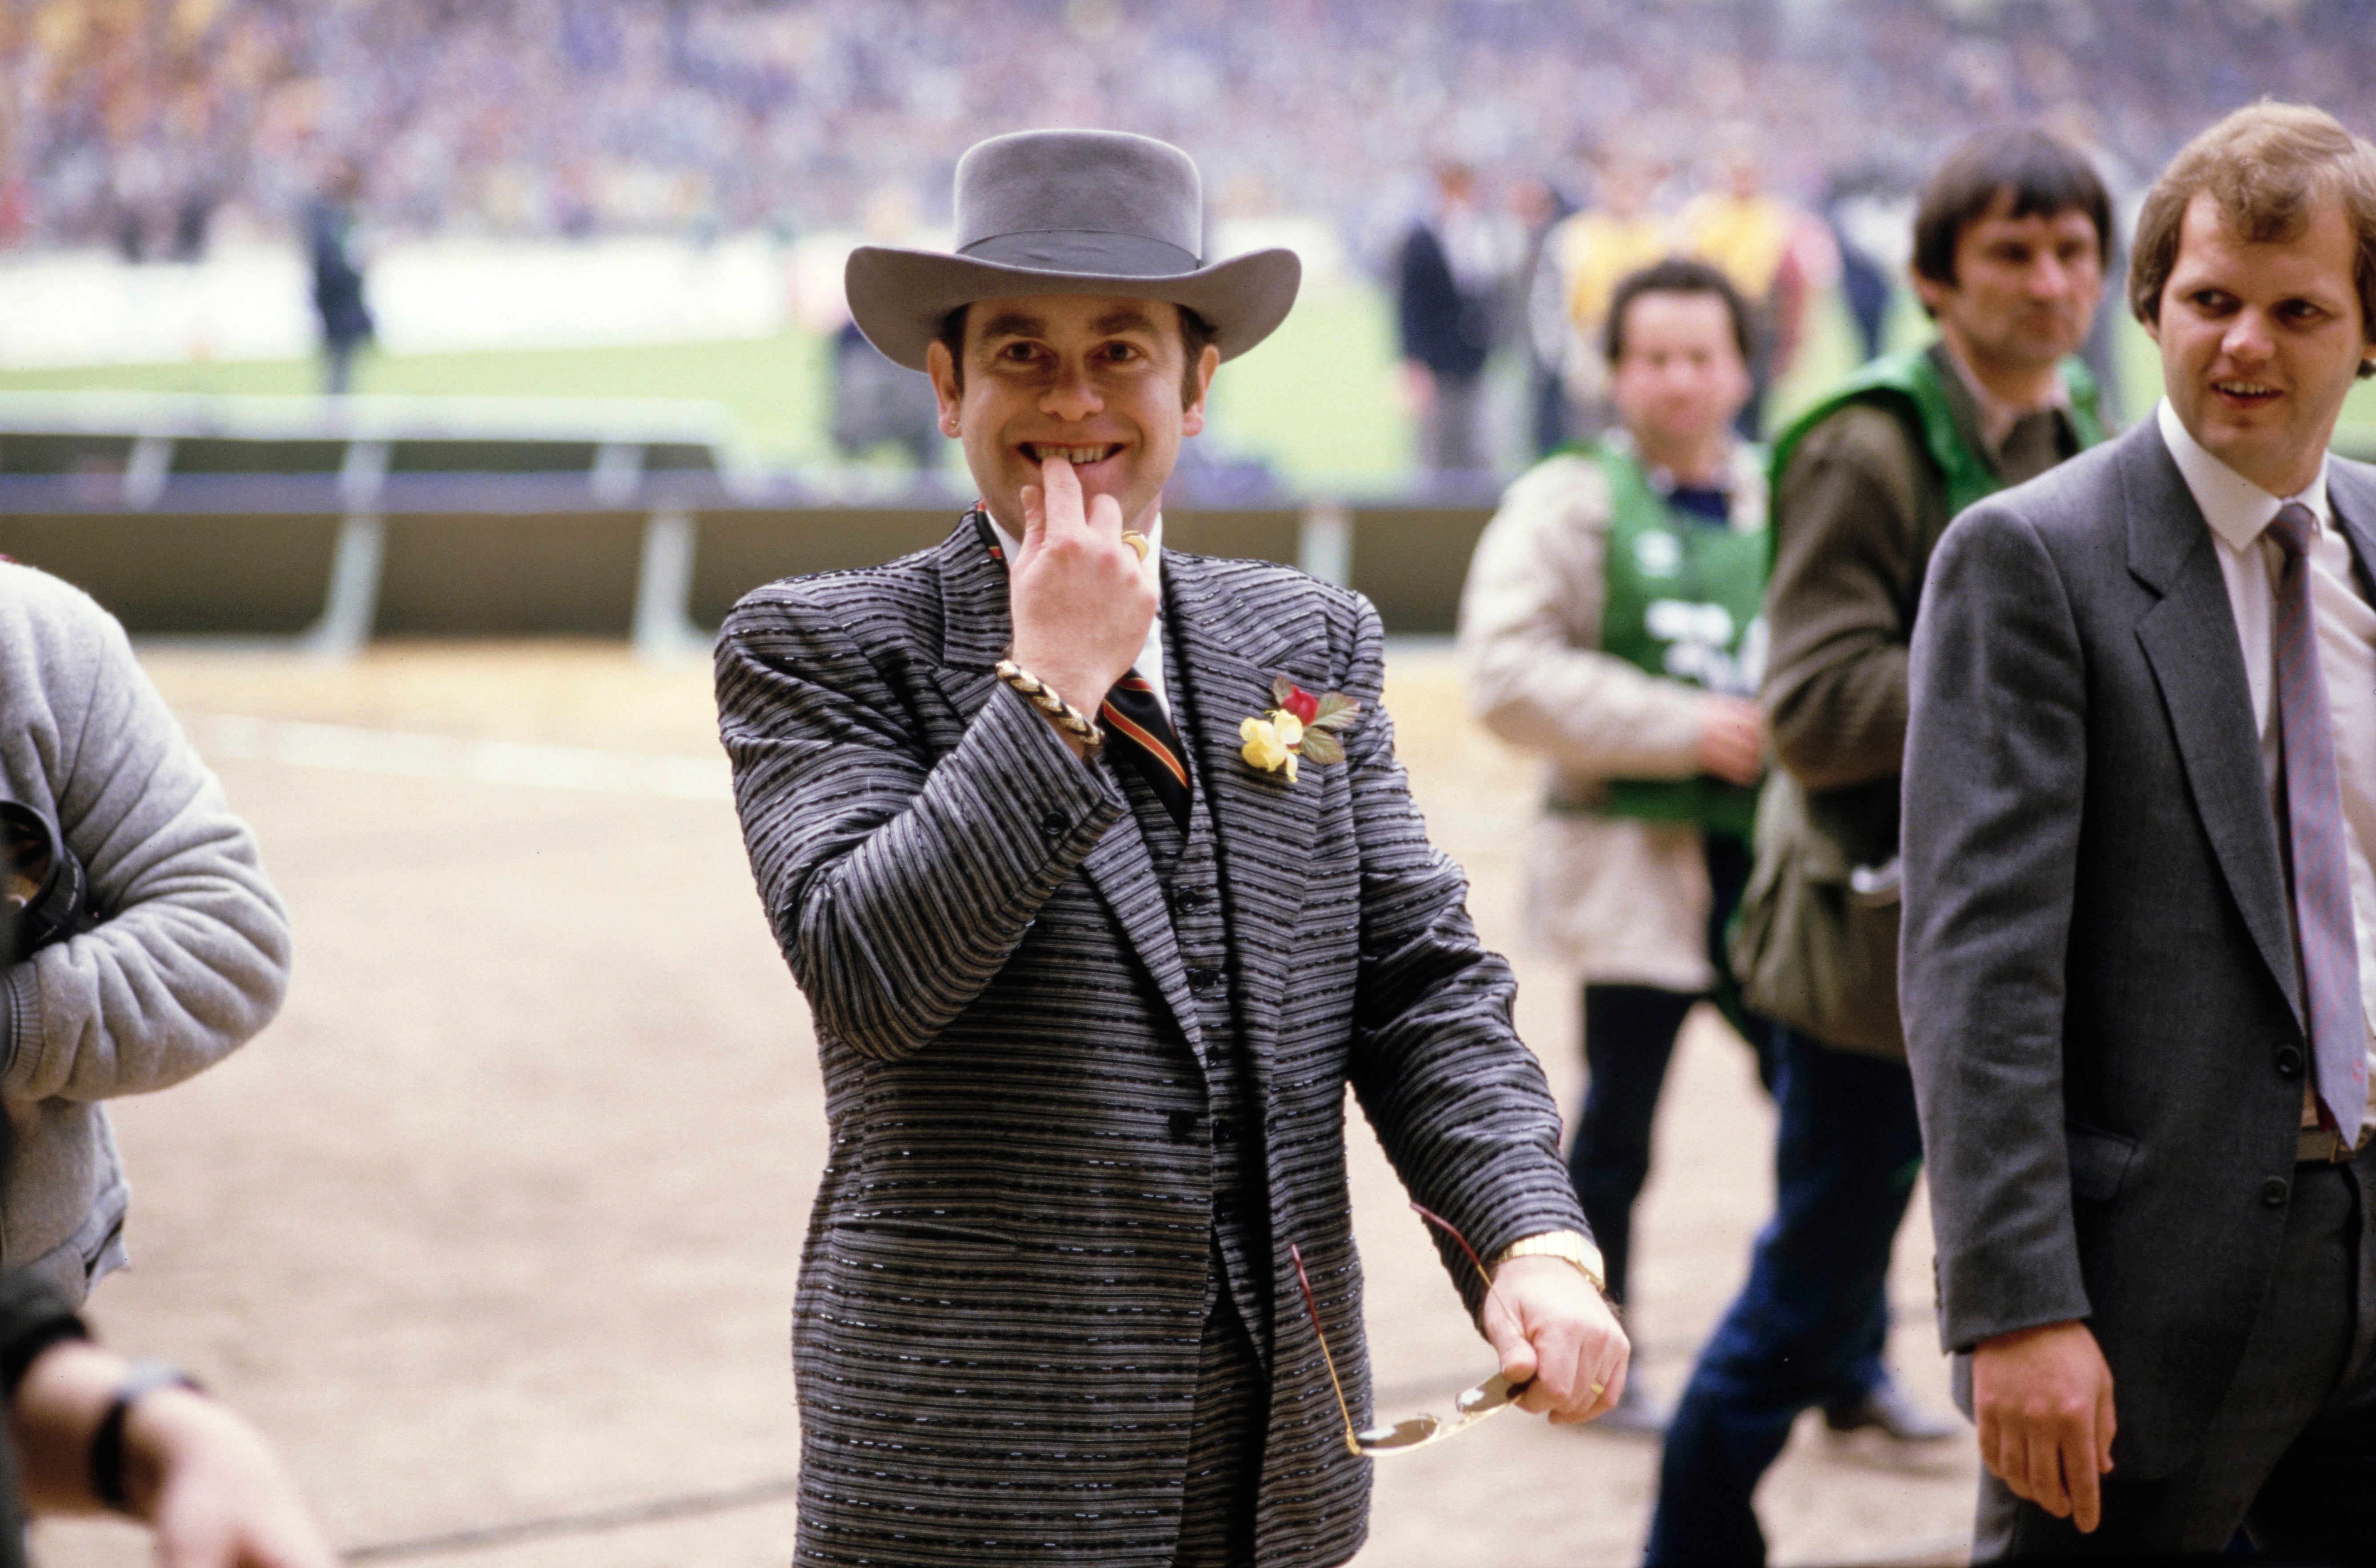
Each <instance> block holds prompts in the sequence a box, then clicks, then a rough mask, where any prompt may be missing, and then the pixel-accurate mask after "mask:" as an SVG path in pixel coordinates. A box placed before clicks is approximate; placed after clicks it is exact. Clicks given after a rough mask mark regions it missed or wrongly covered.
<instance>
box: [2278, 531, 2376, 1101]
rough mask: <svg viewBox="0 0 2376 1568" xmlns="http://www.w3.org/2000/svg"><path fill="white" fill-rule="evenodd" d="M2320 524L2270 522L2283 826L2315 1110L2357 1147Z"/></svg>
mask: <svg viewBox="0 0 2376 1568" xmlns="http://www.w3.org/2000/svg"><path fill="white" fill-rule="evenodd" d="M2316 526H2317V519H2316V518H2315V517H2312V516H2311V510H2310V508H2309V507H2307V506H2304V505H2301V504H2300V503H2299V502H2290V503H2287V505H2285V506H2284V507H2282V508H2281V509H2280V510H2279V511H2278V513H2277V516H2276V518H2275V521H2273V522H2271V523H2270V524H2269V537H2270V538H2272V539H2274V540H2276V541H2277V547H2278V548H2279V549H2281V550H2283V551H2284V552H2285V554H2286V559H2285V565H2284V567H2283V569H2282V570H2281V571H2279V573H2278V574H2277V590H2276V625H2275V633H2274V652H2275V658H2276V683H2277V715H2278V725H2279V729H2280V733H2281V734H2282V735H2283V737H2284V755H2285V778H2286V829H2287V843H2288V847H2289V848H2290V849H2291V850H2292V852H2293V873H2294V923H2295V928H2296V930H2298V931H2299V932H2300V937H2299V941H2300V944H2301V965H2302V981H2303V992H2304V995H2305V998H2306V1000H2307V1001H2308V1003H2309V1012H2310V1035H2311V1060H2312V1061H2313V1062H2314V1063H2317V1083H2318V1098H2319V1103H2320V1104H2321V1105H2322V1106H2323V1107H2324V1108H2325V1111H2326V1114H2327V1115H2328V1117H2330V1118H2331V1119H2332V1120H2333V1122H2334V1126H2335V1129H2336V1130H2337V1131H2338V1132H2340V1133H2341V1134H2343V1136H2344V1138H2345V1139H2346V1141H2348V1142H2351V1143H2357V1142H2358V1138H2359V1127H2360V1123H2361V1121H2362V1119H2363V1118H2364V1117H2365V1116H2366V1115H2367V1112H2368V1024H2367V1020H2366V1016H2365V1015H2364V1013H2363V1011H2362V1008H2361V1005H2360V1000H2359V948H2358V935H2357V933H2356V932H2355V930H2354V928H2353V925H2352V918H2351V867H2350V862H2349V861H2348V860H2347V859H2346V855H2345V850H2344V846H2343V792H2342V787H2341V783H2340V781H2339V778H2338V775H2337V774H2336V771H2335V766H2334V713H2333V710H2332V709H2330V708H2329V707H2328V706H2327V700H2326V678H2325V676H2323V674H2321V673H2320V671H2319V664H2318V620H2317V616H2316V614H2315V613H2314V612H2313V611H2312V608H2311V591H2310V561H2309V552H2310V541H2311V533H2312V531H2313V530H2314V529H2315V528H2316Z"/></svg>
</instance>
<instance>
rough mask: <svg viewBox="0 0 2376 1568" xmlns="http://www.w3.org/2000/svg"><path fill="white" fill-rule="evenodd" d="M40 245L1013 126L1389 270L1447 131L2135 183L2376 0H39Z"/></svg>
mask: <svg viewBox="0 0 2376 1568" xmlns="http://www.w3.org/2000/svg"><path fill="white" fill-rule="evenodd" d="M0 80H5V81H6V92H5V94H4V95H0V111H4V112H5V119H0V244H11V245H22V244H89V243H93V242H105V243H108V244H115V245H118V246H120V247H121V248H122V249H123V250H124V251H125V253H126V254H131V255H144V256H148V255H159V256H171V255H188V254H192V253H193V252H195V251H196V250H197V249H198V248H200V247H202V246H203V245H204V244H206V242H207V238H208V232H209V230H210V228H213V227H216V226H219V225H221V224H225V223H229V224H232V225H236V226H241V227H242V228H243V229H244V230H246V231H263V232H273V233H285V232H293V231H294V229H295V227H296V225H297V223H298V214H299V213H300V211H301V210H302V208H303V200H304V197H305V196H306V195H307V194H308V193H309V192H310V191H311V190H312V189H313V188H314V187H315V184H317V183H318V181H319V180H320V179H321V177H322V170H323V167H324V165H325V164H326V163H327V162H328V161H329V160H334V159H338V158H341V157H347V158H356V159H359V160H362V161H363V163H364V164H365V165H366V168H367V177H366V179H365V182H364V188H363V192H362V204H363V208H364V211H365V212H366V214H367V215H368V217H369V219H370V220H371V221H372V222H373V223H374V226H375V227H379V228H383V229H385V230H386V231H387V232H392V233H398V234H401V233H410V232H488V233H497V234H541V235H550V234H571V233H579V232H597V231H604V232H608V231H618V230H631V231H632V230H641V231H654V230H667V231H676V232H681V231H684V230H687V229H695V230H698V229H710V230H732V229H750V228H766V227H776V228H779V229H784V230H791V231H798V230H802V229H809V228H814V227H820V226H847V225H849V224H852V223H854V222H856V221H857V220H858V219H859V217H860V215H861V211H862V209H863V207H864V204H865V202H866V201H867V199H868V198H869V196H871V195H872V194H873V193H874V192H876V191H877V190H879V189H881V188H883V187H885V186H886V185H894V184H899V185H907V186H909V187H911V188H913V189H914V190H915V191H916V193H917V195H918V196H919V198H920V199H921V201H922V203H923V204H924V215H925V217H926V218H927V220H930V219H931V218H932V216H933V208H934V207H936V206H944V204H945V202H946V199H947V198H946V196H945V192H946V191H947V189H948V171H949V167H950V165H951V163H952V161H953V160H954V159H955V158H956V155H957V153H959V152H960V151H962V150H963V149H964V148H966V147H967V146H968V145H969V144H970V143H972V142H973V141H975V140H976V139H978V138H980V137H982V136H985V135H989V134H992V133H994V132H997V131H1002V130H1009V129H1015V128H1017V127H1022V126H1029V125H1063V124H1080V125H1109V126H1114V127H1117V128H1123V129H1132V130H1140V131H1145V132H1146V133H1148V134H1150V135H1154V136H1159V137H1165V138H1167V139H1170V140H1172V141H1176V142H1178V143H1180V144H1181V145H1182V146H1183V147H1185V148H1188V149H1189V150H1190V151H1192V152H1193V153H1194V155H1195V156H1196V158H1197V160H1198V161H1199V162H1200V164H1201V165H1202V166H1203V167H1204V169H1205V170H1206V178H1207V180H1208V181H1209V182H1210V188H1211V194H1212V196H1213V197H1214V198H1215V204H1216V206H1217V208H1218V209H1219V210H1220V211H1221V212H1222V213H1224V214H1240V213H1261V212H1291V213H1297V214H1304V215H1321V216H1325V217H1329V218H1332V219H1334V220H1337V221H1338V222H1339V223H1340V224H1341V225H1342V226H1343V227H1344V228H1345V230H1346V231H1347V232H1348V235H1350V236H1351V237H1353V238H1354V239H1355V240H1356V241H1357V248H1358V249H1359V251H1360V254H1363V255H1368V256H1370V257H1372V258H1373V259H1377V260H1381V261H1383V260H1384V258H1385V255H1386V254H1387V252H1388V251H1389V250H1390V249H1391V246H1392V244H1393V242H1394V239H1395V237H1396V231H1398V230H1399V228H1400V226H1401V224H1402V222H1403V221H1404V220H1406V219H1407V218H1408V215H1409V213H1410V212H1411V211H1412V210H1413V208H1415V207H1416V206H1417V205H1419V204H1420V202H1421V201H1423V200H1424V197H1425V184H1426V176H1427V172H1428V170H1429V169H1430V167H1431V166H1432V163H1433V162H1434V161H1436V160H1440V159H1442V158H1443V157H1446V156H1453V157H1457V158H1460V159H1462V160H1467V161H1469V162H1471V163H1474V164H1476V165H1477V166H1479V168H1481V169H1488V170H1503V169H1513V170H1515V169H1521V168H1523V169H1525V170H1527V171H1528V172H1532V173H1535V174H1538V175H1540V176H1542V177H1544V178H1547V179H1549V180H1550V182H1551V183H1552V184H1555V185H1557V186H1559V187H1560V188H1562V189H1563V190H1567V191H1568V192H1569V194H1571V195H1572V196H1581V195H1582V194H1583V192H1582V190H1581V189H1580V188H1578V187H1580V185H1581V184H1583V183H1585V182H1586V178H1587V176H1586V173H1585V172H1584V171H1583V170H1581V169H1580V168H1578V167H1577V166H1576V160H1577V159H1578V158H1579V157H1580V156H1582V155H1584V154H1586V153H1590V152H1605V151H1607V150H1608V149H1610V148H1612V147H1616V146H1619V145H1620V144H1622V147H1623V148H1624V149H1625V150H1626V151H1627V152H1628V153H1629V154H1630V155H1632V156H1635V157H1639V158H1642V159H1645V160H1650V161H1652V162H1654V163H1656V164H1658V165H1661V166H1664V167H1667V168H1669V169H1671V170H1673V171H1675V172H1678V173H1679V174H1680V175H1681V176H1683V177H1689V178H1701V177H1704V172H1703V170H1702V169H1701V165H1702V164H1703V163H1704V162H1705V160H1707V159H1708V158H1709V157H1710V156H1711V155H1715V154H1718V153H1720V151H1721V148H1718V147H1717V146H1716V145H1713V144H1714V142H1715V140H1717V139H1720V138H1723V137H1730V138H1732V139H1734V140H1736V141H1738V142H1740V143H1743V144H1746V145H1753V146H1755V147H1757V148H1760V149H1761V150H1762V152H1763V154H1764V160H1765V162H1766V165H1767V172H1768V176H1769V178H1770V179H1771V180H1772V182H1773V183H1774V184H1775V185H1776V187H1777V188H1779V189H1782V190H1785V191H1788V192H1791V193H1793V194H1796V195H1798V196H1801V197H1802V198H1806V199H1812V198H1814V197H1815V196H1818V195H1819V194H1820V192H1821V190H1822V188H1823V186H1824V184H1825V183H1826V182H1827V181H1829V180H1832V179H1835V178H1839V177H1852V178H1861V179H1868V180H1883V181H1895V183H1898V184H1907V183H1908V182H1910V179H1911V172H1912V171H1915V170H1919V169H1920V168H1922V167H1924V166H1925V164H1926V160H1928V159H1930V158H1931V157H1932V156H1934V155H1935V154H1936V152H1937V151H1938V149H1939V148H1940V147H1941V146H1942V145H1943V143H1944V141H1945V140H1946V139H1948V138H1949V137H1951V136H1952V135H1953V134H1954V133H1956V132H1957V131H1960V130H1962V129H1965V128H1967V127H1969V126H1970V125H1973V124H1974V123H1976V122H1977V121H1983V120H1986V119H1987V118H1989V117H1990V116H1991V115H1996V114H2002V113H2020V114H2023V115H2026V116H2033V117H2034V116H2037V115H2041V114H2048V115H2050V114H2055V113H2060V114H2061V115H2062V116H2063V117H2064V118H2065V119H2066V120H2067V122H2068V127H2067V128H2068V129H2070V130H2071V131H2073V132H2074V133H2075V134H2077V135H2079V136H2081V137H2084V139H2085V141H2086V142H2087V143H2088V144H2090V146H2091V147H2092V148H2094V149H2096V150H2097V152H2098V153H2099V155H2100V156H2101V159H2102V161H2104V162H2105V164H2106V165H2107V167H2108V169H2109V171H2110V172H2112V173H2113V176H2114V178H2115V179H2116V180H2120V181H2124V182H2125V183H2133V182H2134V179H2135V174H2134V171H2138V170H2145V169H2151V168H2155V167H2157V166H2158V165H2159V163H2160V161H2161V160H2163V159H2164V158H2165V157H2167V156H2168V153H2169V152H2170V150H2171V149H2172V148H2175V147H2176V146H2177V145H2178V143H2179V141H2180V140H2181V139H2182V138H2183V136H2184V135H2185V133H2187V132H2188V131H2190V130H2192V129H2193V128H2195V127H2199V126H2200V125H2203V124H2204V122H2205V121H2207V120H2209V119H2211V118H2213V117H2215V116H2216V114H2217V113H2221V112H2223V111H2225V110H2227V109H2228V108H2231V107H2233V106H2234V105H2236V104H2238V103H2239V102H2243V101H2249V100H2250V99H2251V98H2252V97H2254V96H2257V95H2258V94H2260V93H2263V92H2267V91H2274V92H2277V93H2280V94H2282V95H2285V96H2287V97H2292V98H2299V99H2305V100H2309V101H2316V102H2320V103H2323V104H2327V105H2330V106H2332V107H2333V108H2334V110H2335V111H2336V112H2337V113H2340V114H2341V115H2342V116H2343V118H2344V119H2345V120H2346V122H2352V123H2358V124H2363V125H2364V124H2365V123H2367V122H2368V121H2369V120H2370V118H2371V112H2376V5H2371V4H2370V0H2055V3H2053V4H2047V3H2045V0H2001V3H1993V4H1974V3H1970V0H1964V3H1957V4H1949V3H1947V0H1927V3H1926V0H1696V3H1683V0H1665V3H1659V0H1162V3H1160V4H1158V3H1155V0H900V3H892V0H810V3H803V4H800V5H797V6H793V5H769V4H762V3H755V0H671V3H669V4H665V5H661V4H636V3H630V0H341V3H339V4H331V5H311V4H303V3H300V0H16V3H14V4H11V5H7V6H0Z"/></svg>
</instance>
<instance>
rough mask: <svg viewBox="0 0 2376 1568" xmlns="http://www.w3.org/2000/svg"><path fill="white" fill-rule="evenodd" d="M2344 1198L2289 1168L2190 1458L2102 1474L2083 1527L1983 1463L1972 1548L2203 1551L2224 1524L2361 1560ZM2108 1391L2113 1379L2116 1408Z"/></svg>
mask: <svg viewBox="0 0 2376 1568" xmlns="http://www.w3.org/2000/svg"><path fill="white" fill-rule="evenodd" d="M2360 1201H2361V1199H2360V1194H2359V1191H2358V1180H2357V1178H2356V1174H2355V1172H2354V1171H2353V1170H2350V1169H2349V1168H2346V1167H2342V1166H2332V1165H2329V1166H2316V1165H2311V1166H2303V1167H2300V1168H2299V1170H2297V1171H2296V1173H2295V1178H2294V1191H2293V1200H2292V1205H2291V1207H2290V1208H2289V1209H2288V1211H2287V1216H2286V1238H2285V1241H2284V1244H2283V1246H2282V1248H2281V1249H2280V1251H2279V1253H2278V1254H2277V1266H2276V1269H2275V1273H2274V1275H2273V1277H2272V1278H2271V1281H2270V1286H2269V1293H2268V1296H2267V1297H2266V1299H2265V1300H2263V1302H2262V1305H2261V1313H2260V1316H2259V1317H2257V1318H2255V1319H2254V1320H2253V1323H2252V1331H2251V1336H2250V1337H2249V1338H2248V1339H2247V1340H2246V1341H2245V1345H2244V1359H2243V1361H2242V1362H2241V1363H2240V1364H2239V1366H2238V1367H2237V1369H2236V1380H2235V1382H2234V1383H2232V1384H2229V1385H2228V1396H2227V1398H2226V1400H2225V1402H2224V1403H2223V1404H2222V1405H2221V1406H2220V1409H2219V1413H2218V1414H2217V1415H2216V1417H2215V1418H2213V1420H2212V1423H2211V1428H2210V1431H2208V1432H2207V1433H2205V1434H2204V1442H2203V1450H2202V1452H2201V1453H2200V1454H2198V1455H2196V1456H2195V1458H2194V1459H2193V1461H2192V1462H2191V1463H2190V1464H2188V1465H2187V1466H2186V1467H2183V1468H2182V1469H2180V1471H2179V1472H2178V1474H2176V1475H2174V1476H2166V1477H2157V1478H2154V1479H2142V1478H2136V1477H2129V1476H2123V1475H2121V1473H2120V1471H2118V1470H2117V1469H2116V1470H2114V1471H2113V1472H2112V1473H2111V1474H2110V1475H2109V1476H2107V1477H2105V1478H2104V1480H2103V1486H2104V1519H2103V1523H2102V1524H2101V1525H2100V1526H2097V1529H2096V1530H2095V1532H2094V1533H2093V1534H2091V1535H2081V1534H2080V1533H2079V1530H2078V1528H2077V1527H2076V1526H2073V1524H2072V1523H2071V1522H2070V1521H2069V1520H2067V1519H2057V1518H2056V1517H2054V1516H2053V1515H2050V1514H2049V1513H2047V1512H2046V1511H2045V1510H2044V1509H2042V1508H2039V1507H2037V1506H2036V1505H2035V1504H2033V1503H2024V1502H2022V1501H2021V1500H2020V1499H2019V1498H2017V1497H2015V1496H2014V1494H2013V1492H2012V1491H2010V1490H2009V1489H2008V1488H2007V1487H2006V1486H2005V1484H2004V1483H2003V1482H2002V1481H2001V1480H1999V1479H1996V1477H1994V1476H1992V1475H1990V1474H1988V1473H1986V1472H1985V1471H1984V1472H1982V1474H1981V1477H1980V1507H1979V1519H1978V1523H1977V1525H1976V1526H1975V1528H1974V1530H1973V1541H1972V1560H1973V1561H1974V1562H2006V1561H2023V1560H2028V1561H2037V1560H2040V1559H2060V1558H2095V1559H2097V1560H2101V1559H2103V1558H2106V1557H2117V1558H2121V1559H2122V1560H2132V1559H2134V1558H2136V1557H2138V1556H2140V1555H2151V1556H2155V1557H2161V1556H2175V1555H2178V1554H2180V1553H2186V1554H2197V1555H2202V1556H2206V1557H2208V1556H2215V1555H2217V1554H2218V1553H2219V1552H2220V1551H2221V1550H2223V1549H2224V1548H2226V1547H2227V1546H2228V1544H2229V1543H2230V1542H2231V1541H2232V1540H2233V1539H2234V1538H2235V1536H2236V1533H2237V1531H2238V1530H2239V1528H2240V1529H2242V1530H2243V1531H2244V1532H2245V1533H2246V1535H2247V1536H2248V1537H2249V1538H2250V1539H2251V1543H2252V1545H2253V1547H2254V1548H2255V1549H2256V1550H2257V1551H2258V1553H2259V1555H2260V1558H2261V1560H2262V1561H2265V1562H2277V1563H2285V1564H2299V1565H2308V1564H2312V1563H2317V1564H2330V1563H2354V1562H2360V1563H2364V1562H2376V1367H2371V1364H2370V1356H2369V1348H2368V1340H2369V1332H2368V1331H2369V1319H2370V1313H2369V1311H2368V1310H2367V1296H2368V1291H2367V1289H2366V1286H2365V1283H2364V1281H2365V1277H2366V1276H2365V1272H2364V1265H2363V1262H2362V1259H2361V1257H2360V1248H2359V1233H2360V1217H2359V1205H2360ZM2172 1265H2173V1266H2174V1267H2182V1266H2183V1262H2182V1260H2180V1259H2176V1258H2173V1259H2172ZM2145 1288H2147V1289H2149V1288H2150V1287H2149V1286H2148V1287H2145ZM2120 1396H2121V1395H2120V1389H2119V1387H2118V1385H2117V1384H2116V1385H2115V1386H2114V1388H2113V1390H2112V1399H2113V1409H2114V1414H2115V1415H2116V1416H2117V1415H2118V1413H2119V1403H2120Z"/></svg>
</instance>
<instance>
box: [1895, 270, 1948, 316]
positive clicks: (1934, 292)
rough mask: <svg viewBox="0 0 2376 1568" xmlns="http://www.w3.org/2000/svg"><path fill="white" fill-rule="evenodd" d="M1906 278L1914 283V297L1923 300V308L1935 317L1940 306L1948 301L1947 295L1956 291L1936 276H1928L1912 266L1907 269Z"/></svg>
mask: <svg viewBox="0 0 2376 1568" xmlns="http://www.w3.org/2000/svg"><path fill="white" fill-rule="evenodd" d="M1906 280H1907V282H1908V283H1911V284H1913V285H1914V297H1915V298H1916V299H1918V300H1920V301H1921V302H1922V308H1923V310H1924V311H1926V312H1928V313H1929V314H1930V315H1931V316H1933V317H1936V316H1937V315H1938V314H1939V307H1940V306H1941V305H1942V304H1944V303H1947V296H1948V295H1949V294H1952V293H1954V290H1953V289H1950V288H1949V287H1948V286H1947V285H1946V284H1944V283H1942V282H1940V281H1939V279H1936V278H1926V277H1924V276H1923V275H1922V274H1921V273H1920V272H1918V271H1917V270H1915V269H1914V268H1913V267H1907V269H1906Z"/></svg>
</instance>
